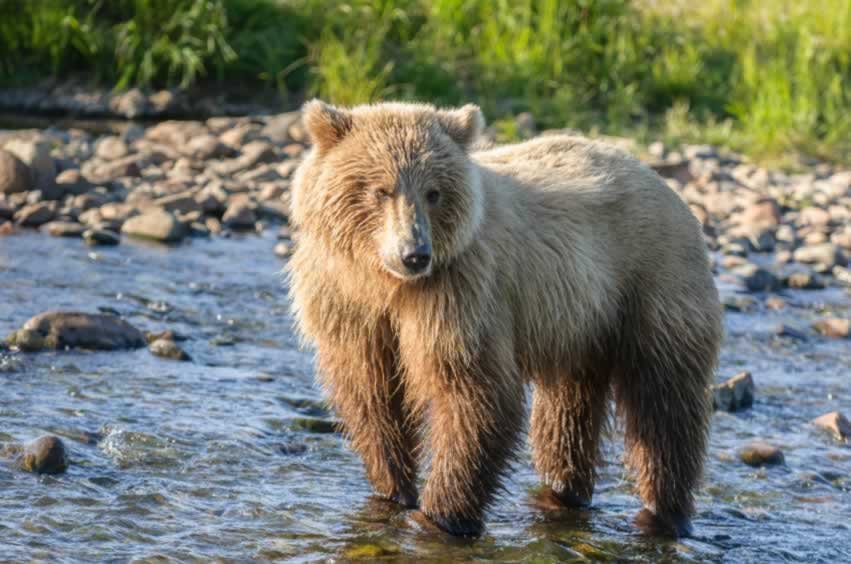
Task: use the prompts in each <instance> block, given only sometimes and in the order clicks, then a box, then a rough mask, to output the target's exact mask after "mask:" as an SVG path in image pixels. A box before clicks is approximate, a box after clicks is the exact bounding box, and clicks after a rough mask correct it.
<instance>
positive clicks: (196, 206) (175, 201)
mask: <svg viewBox="0 0 851 564" xmlns="http://www.w3.org/2000/svg"><path fill="white" fill-rule="evenodd" d="M195 196H196V191H195V190H186V191H184V192H179V193H177V194H171V195H169V196H163V197H161V198H157V199H156V200H154V205H156V206H158V207H160V208H162V209H164V210H166V211H170V212H174V213H188V212H194V211H197V212H201V211H203V209H202V207H201V204H200V203H198V201H197V200H196V199H195Z"/></svg>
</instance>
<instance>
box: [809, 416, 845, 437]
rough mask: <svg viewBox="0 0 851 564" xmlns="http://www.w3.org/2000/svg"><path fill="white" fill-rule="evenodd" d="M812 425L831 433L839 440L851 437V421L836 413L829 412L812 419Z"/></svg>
mask: <svg viewBox="0 0 851 564" xmlns="http://www.w3.org/2000/svg"><path fill="white" fill-rule="evenodd" d="M813 424H814V425H815V426H817V427H821V428H822V429H825V430H827V431H830V432H831V433H833V435H834V436H835V437H836V438H837V439H840V440H843V441H844V440H847V439H848V438H849V437H851V421H848V419H847V418H846V417H845V416H844V415H843V414H841V413H839V412H838V411H831V412H830V413H825V414H824V415H822V416H820V417H817V418H815V419H813Z"/></svg>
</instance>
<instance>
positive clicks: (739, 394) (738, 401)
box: [712, 372, 754, 411]
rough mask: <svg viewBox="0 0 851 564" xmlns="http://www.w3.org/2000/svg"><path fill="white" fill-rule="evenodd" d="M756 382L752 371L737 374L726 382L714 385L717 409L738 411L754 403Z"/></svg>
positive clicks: (713, 391)
mask: <svg viewBox="0 0 851 564" xmlns="http://www.w3.org/2000/svg"><path fill="white" fill-rule="evenodd" d="M753 397H754V383H753V378H752V377H751V373H750V372H741V373H739V374H736V375H735V376H733V377H732V378H730V379H729V380H727V381H726V382H724V383H722V384H718V385H717V386H712V404H713V407H714V408H715V409H721V410H724V411H737V410H739V409H744V408H746V407H750V406H752V405H753Z"/></svg>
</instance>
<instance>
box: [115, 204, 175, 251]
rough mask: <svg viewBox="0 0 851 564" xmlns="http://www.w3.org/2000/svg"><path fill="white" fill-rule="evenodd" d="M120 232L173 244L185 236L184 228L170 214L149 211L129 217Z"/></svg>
mask: <svg viewBox="0 0 851 564" xmlns="http://www.w3.org/2000/svg"><path fill="white" fill-rule="evenodd" d="M121 232H122V233H123V234H125V235H127V236H129V237H136V238H139V239H148V240H152V241H160V242H163V243H174V242H178V241H180V240H182V239H183V238H184V237H186V235H187V229H186V226H185V225H184V224H183V223H181V222H179V221H178V220H177V218H175V217H174V215H172V214H171V213H169V212H167V211H164V210H159V209H156V210H151V211H147V212H145V213H143V214H141V215H137V216H135V217H131V218H130V219H128V220H127V221H125V222H124V224H123V225H122V226H121Z"/></svg>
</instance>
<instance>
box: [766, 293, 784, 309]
mask: <svg viewBox="0 0 851 564" xmlns="http://www.w3.org/2000/svg"><path fill="white" fill-rule="evenodd" d="M765 307H767V308H768V309H773V310H781V309H785V308H786V300H784V299H783V298H781V297H780V296H768V297H767V298H766V299H765Z"/></svg>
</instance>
